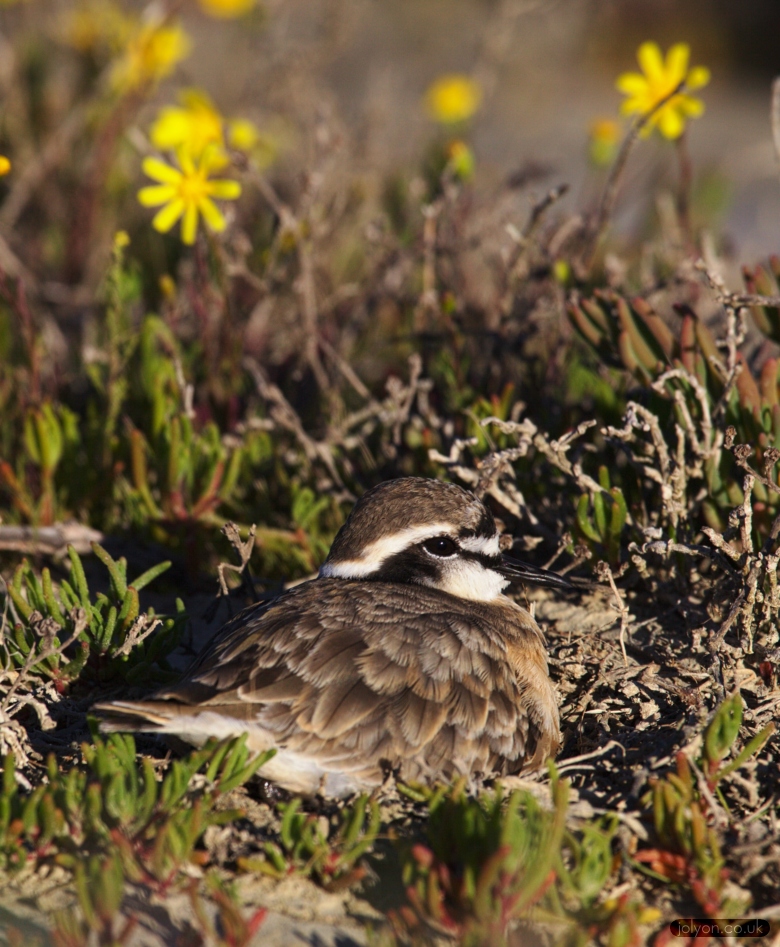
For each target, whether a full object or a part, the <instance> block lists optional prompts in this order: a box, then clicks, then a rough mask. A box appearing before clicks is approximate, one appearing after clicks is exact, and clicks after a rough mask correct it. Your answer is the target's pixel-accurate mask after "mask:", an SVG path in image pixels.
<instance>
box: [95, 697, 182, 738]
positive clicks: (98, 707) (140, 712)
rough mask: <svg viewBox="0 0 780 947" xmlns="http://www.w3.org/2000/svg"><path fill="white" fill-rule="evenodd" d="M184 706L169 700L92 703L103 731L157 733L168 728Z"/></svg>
mask: <svg viewBox="0 0 780 947" xmlns="http://www.w3.org/2000/svg"><path fill="white" fill-rule="evenodd" d="M182 709H183V708H181V706H180V705H178V704H175V703H173V702H172V701H167V700H142V701H132V700H106V701H102V702H101V703H99V704H93V705H92V708H91V710H92V713H94V714H96V715H97V716H98V717H99V718H100V729H101V731H102V732H103V733H122V732H125V733H128V732H129V733H155V732H159V731H164V730H166V729H167V728H168V725H169V724H170V723H171V720H172V719H175V718H176V717H177V716H178V715H179V713H181V711H182ZM190 712H191V711H190Z"/></svg>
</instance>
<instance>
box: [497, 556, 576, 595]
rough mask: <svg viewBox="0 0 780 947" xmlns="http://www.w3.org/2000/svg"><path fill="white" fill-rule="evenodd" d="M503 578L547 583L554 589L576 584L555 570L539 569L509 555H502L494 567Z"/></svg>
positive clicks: (529, 582) (567, 587) (572, 586)
mask: <svg viewBox="0 0 780 947" xmlns="http://www.w3.org/2000/svg"><path fill="white" fill-rule="evenodd" d="M496 571H497V572H499V573H500V574H501V575H502V576H504V578H505V579H509V581H510V582H526V583H528V584H529V585H547V586H551V587H552V588H556V589H573V588H576V586H575V585H574V584H573V583H572V582H570V581H569V580H568V579H566V578H564V576H562V575H558V573H557V572H551V571H550V570H549V569H539V568H537V567H536V566H531V565H529V564H528V563H527V562H521V561H520V560H519V559H513V558H512V557H511V556H502V557H501V563H500V564H499V565H498V566H497V567H496Z"/></svg>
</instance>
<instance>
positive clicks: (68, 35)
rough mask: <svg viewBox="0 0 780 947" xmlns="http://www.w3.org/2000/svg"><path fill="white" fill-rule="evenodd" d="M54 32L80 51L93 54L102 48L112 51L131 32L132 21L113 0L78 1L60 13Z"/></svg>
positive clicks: (124, 42) (119, 45)
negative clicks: (77, 3) (71, 8)
mask: <svg viewBox="0 0 780 947" xmlns="http://www.w3.org/2000/svg"><path fill="white" fill-rule="evenodd" d="M58 33H59V35H60V38H61V39H62V41H63V42H64V43H67V44H68V45H69V46H72V47H73V48H74V49H75V50H77V51H78V52H80V53H95V52H97V51H99V50H101V49H102V48H104V47H108V49H110V50H111V51H114V52H116V51H117V50H120V49H122V48H123V47H124V46H125V45H126V44H127V41H128V38H129V37H130V36H131V35H132V33H133V21H132V20H131V19H130V17H128V16H127V15H126V14H125V12H124V11H123V10H122V8H121V7H120V6H119V5H118V4H116V3H114V2H113V0H82V2H81V3H79V5H78V6H77V7H76V8H75V9H73V10H69V11H67V12H65V13H64V14H63V16H62V18H61V20H60V22H59V30H58Z"/></svg>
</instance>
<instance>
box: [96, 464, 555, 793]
mask: <svg viewBox="0 0 780 947" xmlns="http://www.w3.org/2000/svg"><path fill="white" fill-rule="evenodd" d="M518 579H520V580H525V581H529V582H535V583H539V584H547V585H556V586H565V585H567V584H568V583H567V582H566V580H565V579H563V578H561V577H560V576H558V575H556V574H555V573H552V572H548V571H545V570H540V569H535V568H534V567H532V566H529V565H525V564H522V563H518V562H516V561H512V560H509V559H507V557H505V556H504V555H502V552H501V548H500V544H499V532H498V529H497V528H496V524H495V521H494V519H493V516H492V514H491V512H490V510H489V509H488V508H487V507H486V506H485V505H484V503H482V502H481V501H480V500H479V499H477V497H476V496H474V495H473V494H472V493H469V492H468V491H467V490H464V489H462V488H461V487H458V486H455V485H453V484H448V483H441V482H440V481H437V480H425V479H421V478H417V477H408V478H403V479H401V480H392V481H388V482H386V483H383V484H380V485H379V486H378V487H375V488H374V489H372V490H370V491H368V492H367V493H366V494H365V495H364V496H363V497H362V498H361V499H360V500H359V501H358V502H357V504H356V505H355V507H354V509H353V510H352V513H351V514H350V516H349V518H348V519H347V521H346V522H345V524H344V525H343V526H342V528H341V530H340V531H339V533H338V535H337V536H336V538H335V540H334V542H333V545H332V547H331V550H330V553H329V554H328V557H327V559H326V561H325V563H324V564H323V566H322V568H321V569H320V572H319V575H318V577H317V578H315V579H312V580H311V581H308V582H305V583H303V584H301V585H298V586H297V587H295V588H292V589H290V590H289V591H287V592H285V593H284V594H282V595H281V596H280V597H279V598H276V599H275V600H273V601H272V602H270V603H267V604H266V603H264V604H261V605H257V606H252V607H250V608H248V609H246V610H245V611H243V612H242V613H241V614H239V615H238V616H236V617H235V618H234V619H232V620H231V621H230V622H228V623H227V624H226V625H225V626H224V627H223V628H222V629H221V630H220V631H219V632H218V633H217V635H216V636H215V637H214V639H213V640H212V641H211V642H210V643H209V644H208V645H207V646H206V647H205V649H204V650H203V652H202V653H201V654H200V655H199V656H198V657H197V658H196V659H195V661H194V663H193V664H192V665H191V667H190V668H189V670H188V671H187V673H186V674H185V675H184V677H183V679H182V680H181V681H180V682H179V683H178V684H177V685H175V686H174V687H169V688H165V689H163V690H161V691H159V692H157V693H156V694H155V695H154V696H153V697H152V698H150V699H149V700H144V701H121V700H115V701H108V702H104V703H100V704H97V705H96V706H95V707H94V710H95V712H96V713H98V714H99V715H100V716H101V717H102V723H101V726H102V729H103V730H104V731H115V730H123V731H146V732H154V733H159V734H172V735H175V736H176V737H178V738H180V739H181V740H183V741H185V742H187V743H190V744H194V745H200V744H202V743H204V742H205V741H206V740H207V739H208V738H209V737H218V738H224V737H230V736H236V735H238V734H241V733H247V735H248V737H247V745H248V747H249V748H250V749H252V750H254V751H258V752H260V751H263V750H266V749H269V748H272V747H273V748H274V749H276V755H275V756H274V757H273V758H272V759H271V760H270V761H269V762H267V763H266V764H264V766H263V768H262V769H261V771H260V774H261V775H262V776H263V777H265V778H267V779H269V780H271V781H273V782H275V783H277V784H278V785H279V786H281V787H283V788H285V789H288V790H290V791H292V792H299V793H308V794H313V793H321V794H323V795H325V796H329V797H344V796H348V795H350V794H352V793H355V792H361V791H367V790H368V791H370V790H372V789H374V788H376V787H377V786H379V785H380V784H382V782H383V781H384V779H385V778H386V777H387V775H388V774H389V773H391V772H392V773H395V774H396V775H400V777H401V778H403V779H407V780H410V779H411V780H428V781H430V780H435V779H441V780H449V779H452V778H455V777H457V776H460V775H466V776H469V777H478V776H484V777H487V776H491V775H506V774H512V773H518V772H520V771H521V770H527V769H534V768H538V767H539V766H540V765H542V764H543V763H544V761H545V760H546V759H547V758H548V757H551V756H553V755H554V754H555V752H556V751H557V749H558V746H559V743H560V732H559V719H558V706H557V701H556V696H555V690H554V688H553V685H552V683H551V681H550V678H549V675H548V669H547V659H546V652H545V642H544V637H543V635H542V632H541V630H540V628H539V626H538V625H537V624H536V622H535V621H534V619H533V618H532V617H531V615H530V614H529V613H528V612H527V611H526V610H525V609H524V608H521V607H520V606H519V605H517V604H516V603H515V602H514V601H512V600H511V599H510V598H509V597H507V596H506V595H505V594H504V592H505V590H506V589H507V587H508V586H509V584H510V583H511V582H512V581H513V580H518Z"/></svg>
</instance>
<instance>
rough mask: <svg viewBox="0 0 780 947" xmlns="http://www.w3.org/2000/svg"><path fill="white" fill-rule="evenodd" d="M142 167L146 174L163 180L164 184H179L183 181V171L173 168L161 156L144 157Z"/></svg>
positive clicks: (153, 178) (155, 179)
mask: <svg viewBox="0 0 780 947" xmlns="http://www.w3.org/2000/svg"><path fill="white" fill-rule="evenodd" d="M141 167H142V168H143V169H144V174H145V175H147V176H148V177H150V178H151V179H152V180H153V181H161V182H162V183H163V184H178V183H179V181H181V171H177V169H176V168H172V167H171V166H170V165H169V164H166V163H165V162H164V161H160V159H159V158H144V160H143V163H142V165H141Z"/></svg>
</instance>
